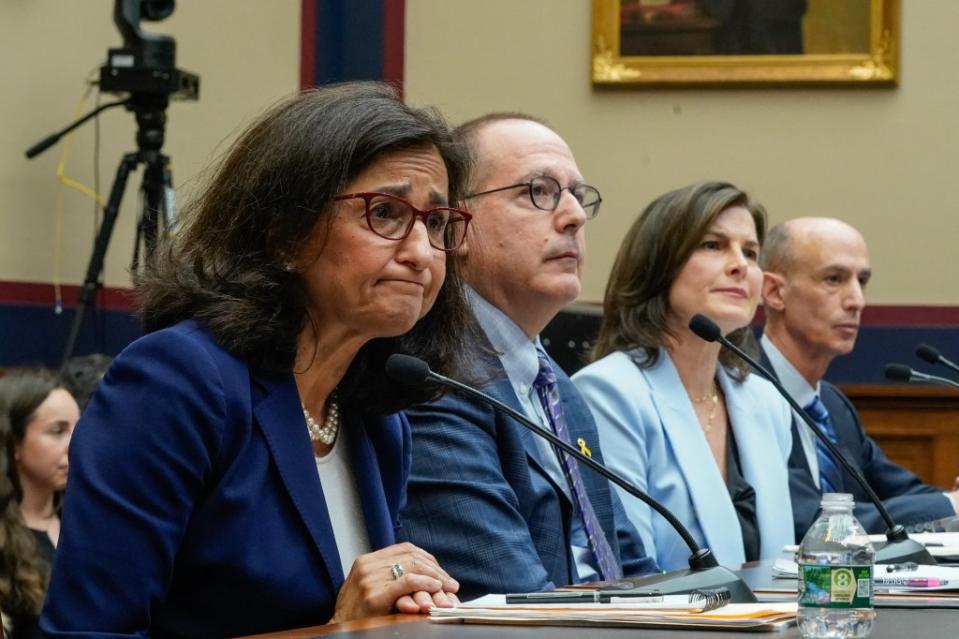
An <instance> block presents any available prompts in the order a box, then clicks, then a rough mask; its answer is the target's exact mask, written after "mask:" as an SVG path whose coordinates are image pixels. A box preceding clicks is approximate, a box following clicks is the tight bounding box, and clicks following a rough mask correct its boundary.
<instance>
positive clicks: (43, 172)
mask: <svg viewBox="0 0 959 639" xmlns="http://www.w3.org/2000/svg"><path fill="white" fill-rule="evenodd" d="M112 12H113V0H70V1H66V2H65V1H63V0H3V1H2V2H0V43H2V44H0V52H2V55H0V79H2V87H0V122H2V125H0V151H2V152H0V280H18V281H42V282H49V281H53V280H54V279H55V269H54V265H55V256H54V241H53V238H54V232H55V229H56V214H55V211H56V197H57V192H58V188H57V182H56V178H55V167H56V163H57V160H58V157H59V155H60V151H61V149H62V148H63V146H62V143H61V145H58V146H56V147H54V148H51V149H50V150H48V151H47V152H46V153H44V154H43V155H41V156H39V157H38V158H36V159H34V160H32V161H27V160H25V159H24V157H23V151H24V150H25V149H26V148H27V147H28V146H30V145H32V144H33V143H34V142H36V141H37V140H39V139H41V138H43V137H44V136H46V135H47V134H48V133H51V132H53V131H54V130H57V129H59V128H60V127H62V126H64V125H66V124H67V123H69V122H70V121H71V120H72V119H73V117H74V111H75V109H76V105H77V102H78V101H79V98H80V96H81V94H82V91H83V89H84V80H85V78H86V77H87V74H88V72H90V71H93V70H94V69H96V68H97V67H99V66H100V65H101V64H102V63H103V61H104V59H105V56H106V51H107V49H108V48H109V47H116V46H120V44H121V43H122V40H121V38H120V35H119V33H118V32H117V30H116V28H115V27H114V25H113V18H112V15H113V14H112ZM142 26H143V28H144V30H146V31H151V32H155V33H164V34H169V35H173V36H174V37H175V38H176V41H177V66H178V67H180V68H184V69H187V70H189V71H193V72H195V73H199V74H200V76H201V89H200V101H199V102H175V103H173V104H171V106H170V107H169V109H168V111H167V114H168V129H167V143H166V145H165V147H164V150H165V152H166V153H167V154H169V155H170V156H171V157H172V158H173V171H174V175H173V176H174V182H175V185H176V186H177V190H178V192H179V193H180V194H181V195H182V194H184V193H185V192H187V191H188V190H189V186H190V183H191V181H190V180H191V177H192V176H194V175H195V174H196V173H197V172H198V171H199V170H200V169H202V168H203V167H204V166H205V165H206V164H207V163H208V161H209V159H210V158H211V157H212V156H213V154H214V153H215V151H216V149H217V148H218V145H219V148H220V150H222V148H223V143H224V142H225V141H228V140H229V139H231V138H232V136H233V135H234V134H235V133H236V132H237V129H238V127H239V126H240V125H241V124H242V123H243V122H246V121H248V120H249V119H250V118H251V117H253V116H254V115H255V114H257V113H258V112H260V111H261V110H262V109H263V108H264V107H265V106H267V105H269V104H271V103H273V102H274V101H276V100H277V99H279V98H280V97H282V96H284V95H287V94H289V93H290V92H292V91H295V90H296V89H297V86H298V84H299V57H300V0H270V1H269V2H265V1H261V0H202V1H201V0H192V1H187V2H183V1H181V2H178V3H177V5H176V11H175V12H174V14H173V15H172V16H171V17H170V18H168V19H166V20H164V21H161V22H146V21H144V22H143V23H142ZM109 99H114V98H112V97H111V96H106V95H104V101H107V100H109ZM92 106H93V102H92V100H91V101H90V102H88V107H92ZM100 128H101V132H102V145H101V152H100V174H101V178H100V187H101V190H102V192H104V193H106V192H108V191H109V189H110V186H111V184H112V182H113V175H114V173H115V171H116V167H117V164H118V162H119V160H120V157H121V156H122V154H123V153H124V152H127V151H133V150H135V148H136V147H135V142H134V137H133V136H134V133H135V125H134V118H133V114H132V113H129V112H126V111H122V110H111V111H107V112H106V113H104V114H103V115H102V116H101V125H100ZM93 134H94V127H93V123H92V122H91V123H88V124H86V125H84V127H83V128H81V129H79V130H78V131H77V132H76V134H75V139H74V141H73V145H72V150H71V152H70V156H69V159H68V162H67V175H69V176H72V177H74V178H76V179H78V180H80V181H81V182H84V183H86V184H92V183H93V161H92V158H93V140H94V135H93ZM194 183H195V181H194ZM139 184H140V178H139V175H138V174H137V175H133V176H131V178H130V181H129V183H128V185H127V191H126V193H127V195H128V197H127V198H126V199H125V203H124V207H123V208H122V210H121V212H120V216H119V219H118V223H117V227H116V230H115V232H114V235H113V240H112V242H111V244H110V251H109V254H108V257H107V269H106V282H107V283H108V284H111V285H117V286H125V285H128V284H129V277H128V274H127V272H126V269H127V268H128V266H129V263H130V257H131V254H132V250H133V238H134V225H135V217H136V213H137V210H136V197H135V196H136V191H137V190H138V188H139ZM182 200H183V197H181V201H182ZM62 228H63V242H62V247H61V249H60V254H61V256H62V266H61V267H60V269H59V270H60V277H61V278H62V280H63V281H64V282H67V283H79V282H80V281H82V280H83V277H84V273H85V271H86V264H87V260H88V259H89V256H90V252H91V245H92V235H93V205H92V203H91V200H89V199H87V198H85V197H84V196H81V195H79V194H77V193H76V192H74V191H72V190H65V191H64V207H63V226H62Z"/></svg>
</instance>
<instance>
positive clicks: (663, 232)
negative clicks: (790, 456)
mask: <svg viewBox="0 0 959 639" xmlns="http://www.w3.org/2000/svg"><path fill="white" fill-rule="evenodd" d="M731 206H742V207H745V208H746V209H747V210H748V211H749V213H750V215H752V218H753V222H755V224H756V236H757V238H758V239H759V242H760V244H762V242H763V239H764V237H765V235H766V209H764V208H763V206H762V205H761V204H759V203H758V202H753V201H752V200H750V199H749V196H748V195H747V194H746V193H745V192H743V191H741V190H739V189H738V188H736V187H735V186H733V185H732V184H729V183H728V182H700V183H697V184H692V185H690V186H686V187H684V188H681V189H677V190H675V191H670V192H669V193H666V194H664V195H661V196H659V197H658V198H656V199H655V200H653V201H652V202H651V203H650V204H649V205H648V206H647V207H646V208H645V210H643V212H642V213H641V214H640V216H639V217H638V218H637V219H636V221H635V222H633V225H632V226H631V227H630V229H629V231H627V232H626V237H625V238H623V243H622V245H620V247H619V252H618V253H617V254H616V261H615V262H614V263H613V270H612V272H611V273H610V276H609V282H608V283H607V284H606V295H605V297H604V299H603V322H602V325H601V327H600V332H599V338H598V339H597V340H596V345H595V346H594V347H593V357H594V358H595V359H599V358H600V357H603V356H605V355H608V354H609V353H612V352H613V351H619V350H630V349H640V350H641V351H642V353H643V356H642V357H641V358H639V363H640V364H641V365H642V366H652V365H654V364H655V363H656V361H657V360H658V358H659V349H660V347H662V346H663V343H664V341H665V338H666V336H667V335H672V334H671V332H670V329H669V324H668V322H669V313H670V308H669V291H670V289H671V288H672V286H673V282H674V281H675V280H676V277H677V276H678V275H679V272H680V271H681V270H682V268H683V266H685V264H686V262H687V261H688V260H689V258H690V256H691V255H692V254H693V251H694V250H695V249H696V247H697V246H698V245H699V242H700V241H701V240H702V237H703V235H705V234H706V231H707V230H708V229H709V225H710V224H712V223H713V220H715V219H716V216H718V215H719V214H720V213H722V212H723V211H725V210H726V209H728V208H729V207H731ZM728 337H729V339H730V340H731V341H732V342H733V343H735V344H736V345H737V346H740V347H746V349H747V350H749V351H754V350H755V348H756V346H755V338H754V337H753V335H752V333H751V329H750V328H749V327H748V326H746V327H743V328H741V329H738V330H736V331H733V332H732V333H731V334H730V335H729V336H728ZM719 361H720V363H721V364H722V365H723V367H724V368H725V369H726V370H727V371H729V372H730V373H731V374H732V375H733V377H734V378H736V379H743V378H745V377H746V375H747V374H748V373H749V369H748V367H747V365H746V364H744V363H743V362H742V361H741V360H740V359H739V358H738V357H736V356H735V355H733V354H731V353H729V352H727V351H726V350H725V349H724V350H723V351H722V352H721V353H720V355H719Z"/></svg>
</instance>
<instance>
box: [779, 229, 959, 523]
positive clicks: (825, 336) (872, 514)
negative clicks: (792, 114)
mask: <svg viewBox="0 0 959 639" xmlns="http://www.w3.org/2000/svg"><path fill="white" fill-rule="evenodd" d="M761 266H762V268H763V271H764V280H763V307H764V310H765V313H766V326H765V330H764V334H763V337H762V340H761V342H762V349H763V360H764V363H765V364H766V365H767V366H770V365H771V367H772V369H773V371H774V372H775V374H776V375H777V377H779V380H780V381H781V382H782V383H783V385H784V386H785V387H786V390H787V391H788V392H789V393H790V394H791V395H792V396H793V398H794V399H795V400H796V402H797V403H798V404H799V405H800V406H803V407H804V408H806V412H808V413H809V414H810V416H811V417H813V420H814V421H815V422H816V423H817V424H818V425H819V426H820V428H821V429H823V430H824V431H825V432H826V433H827V434H828V435H830V437H831V438H832V439H833V441H834V443H836V444H838V445H839V448H840V449H841V450H843V451H844V452H845V454H846V457H847V459H849V461H851V462H852V463H854V464H856V465H857V466H858V467H859V469H860V470H861V471H862V473H863V475H865V477H866V479H867V481H869V484H870V485H871V486H872V487H873V489H874V490H875V491H876V494H877V495H878V496H879V498H880V499H882V500H883V503H884V504H885V506H886V508H887V509H888V510H889V512H890V513H891V514H892V516H893V518H894V519H895V520H896V522H897V523H900V524H902V525H904V526H908V525H911V524H917V523H920V522H924V521H929V520H932V519H938V518H940V517H948V516H951V515H955V514H956V504H957V503H959V493H957V492H952V493H947V492H944V491H943V490H942V489H940V488H936V487H934V486H929V485H927V484H924V483H922V481H920V480H919V478H918V477H916V476H915V475H914V474H912V473H911V472H909V471H908V470H906V469H904V468H902V467H900V466H898V465H896V464H894V463H892V462H891V461H890V460H889V459H888V458H887V457H886V455H885V454H884V453H883V452H882V450H881V449H880V448H879V446H877V445H876V443H875V442H874V441H873V440H872V439H871V438H870V437H869V436H868V435H866V433H865V431H864V430H863V427H862V423H861V422H860V420H859V415H858V414H857V413H856V409H855V408H854V407H853V405H852V403H851V402H850V401H849V398H847V397H846V396H845V395H843V394H842V392H840V391H839V389H837V388H836V387H835V386H833V385H832V384H830V383H829V382H826V381H824V380H823V379H822V378H823V375H825V373H826V369H827V368H828V367H829V364H830V363H831V362H832V360H833V359H834V358H835V357H837V356H838V355H845V354H846V353H849V352H850V351H851V350H852V349H853V346H855V343H856V336H857V334H858V331H859V323H860V320H861V315H862V310H863V307H864V306H865V297H864V290H865V288H866V284H868V282H869V279H870V276H871V274H872V270H871V267H870V263H869V251H868V249H867V248H866V241H865V240H864V239H863V237H862V235H860V234H859V232H858V231H856V229H854V228H853V227H851V226H849V225H848V224H846V223H844V222H841V221H839V220H834V219H829V218H799V219H795V220H791V221H789V222H785V223H783V224H780V225H778V226H776V227H774V228H773V229H771V230H770V231H769V233H768V234H767V235H766V242H765V244H764V246H763V250H762V257H761ZM792 431H793V447H792V455H791V456H790V459H789V475H790V492H791V493H792V504H793V520H794V524H795V530H796V540H797V542H798V541H799V540H801V539H802V537H803V535H805V533H806V530H808V529H809V527H810V526H811V525H812V523H813V521H814V520H815V518H816V514H817V511H818V509H819V502H820V497H821V494H822V493H823V492H847V493H852V495H853V497H854V498H855V500H856V511H855V514H856V517H857V518H858V519H859V521H860V522H862V524H863V526H865V527H866V530H868V531H869V532H871V533H880V532H884V531H885V529H886V526H885V523H884V522H883V520H882V518H881V517H880V516H879V512H878V510H876V508H875V506H873V505H872V504H871V503H870V502H869V501H868V497H867V496H866V494H865V492H864V491H863V490H862V488H860V487H859V485H858V484H856V483H855V480H854V479H853V478H852V477H851V476H849V475H848V473H845V472H844V471H843V470H842V468H841V466H839V464H838V462H836V461H835V460H834V459H833V458H832V456H831V455H830V454H829V453H828V451H827V450H826V449H825V447H823V446H822V444H819V443H817V441H816V439H815V437H814V436H813V434H812V433H811V432H809V429H808V427H807V426H806V425H804V424H801V423H800V422H799V420H798V419H795V418H794V419H793V428H792ZM954 488H955V487H954Z"/></svg>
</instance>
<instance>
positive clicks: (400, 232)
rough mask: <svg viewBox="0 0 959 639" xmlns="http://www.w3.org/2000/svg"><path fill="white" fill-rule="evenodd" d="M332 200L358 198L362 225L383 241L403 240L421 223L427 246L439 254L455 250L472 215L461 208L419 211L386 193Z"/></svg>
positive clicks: (370, 193)
mask: <svg viewBox="0 0 959 639" xmlns="http://www.w3.org/2000/svg"><path fill="white" fill-rule="evenodd" d="M333 199H334V200H336V201H340V200H353V199H361V200H363V202H364V203H365V204H366V224H367V226H369V227H370V230H371V231H373V232H374V233H376V234H377V235H379V236H380V237H382V238H385V239H387V240H402V239H405V238H406V237H407V236H408V235H409V234H410V231H412V230H413V225H414V224H416V220H417V219H420V220H423V225H424V226H426V234H427V236H428V237H429V241H430V246H432V247H433V248H435V249H439V250H441V251H453V250H456V249H457V248H459V246H460V244H462V243H463V240H464V239H465V238H466V227H467V226H469V223H470V219H472V217H473V216H472V215H470V214H469V213H467V212H466V211H463V210H462V209H454V208H451V207H439V208H435V209H429V210H428V211H422V210H420V209H418V208H416V207H415V206H413V205H412V204H410V203H409V202H407V201H406V200H404V199H403V198H401V197H399V196H396V195H390V194H389V193H377V192H363V193H345V194H343V195H337V196H336V197H334V198H333Z"/></svg>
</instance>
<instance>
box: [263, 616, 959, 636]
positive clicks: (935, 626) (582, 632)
mask: <svg viewBox="0 0 959 639" xmlns="http://www.w3.org/2000/svg"><path fill="white" fill-rule="evenodd" d="M957 631H959V611H953V610H890V609H883V610H878V611H877V616H876V623H875V625H874V626H873V631H872V636H871V639H903V637H908V638H910V639H922V638H924V637H935V638H942V639H945V638H947V637H955V636H956V633H957ZM586 636H588V637H589V639H624V638H625V637H642V638H643V639H691V638H693V637H699V638H708V639H747V638H752V639H755V638H756V637H758V636H766V635H765V633H761V634H758V635H757V634H756V633H748V632H717V631H714V630H713V631H702V630H673V629H668V630H649V629H627V628H566V627H559V626H537V627H530V626H491V625H472V624H445V623H444V624H436V623H430V622H429V621H428V620H427V619H426V618H425V617H421V616H417V615H390V616H386V617H374V618H372V619H365V620H363V621H351V622H347V623H340V624H335V625H332V626H317V627H315V628H304V629H301V630H289V631H287V632H279V633H271V634H265V635H257V637H258V638H266V637H270V638H274V639H307V638H308V637H341V638H352V639H453V638H455V639H459V638H460V637H465V638H466V639H514V638H516V639H533V638H542V639H583V637H586ZM769 636H774V637H776V639H795V638H796V637H799V630H798V629H797V628H796V627H795V626H794V627H792V628H790V629H788V630H786V631H783V632H778V633H774V634H773V635H769Z"/></svg>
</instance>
